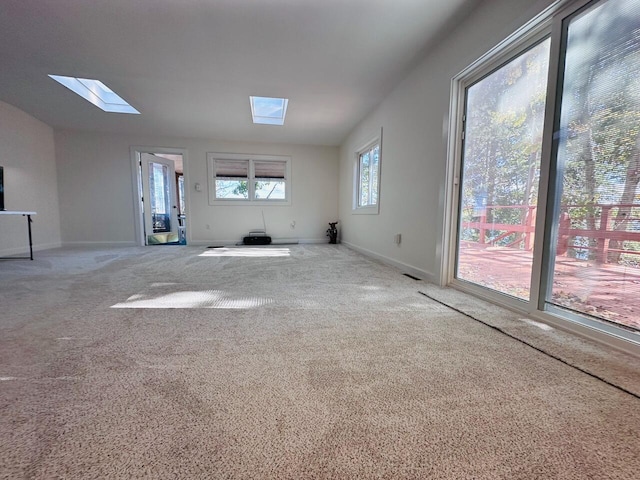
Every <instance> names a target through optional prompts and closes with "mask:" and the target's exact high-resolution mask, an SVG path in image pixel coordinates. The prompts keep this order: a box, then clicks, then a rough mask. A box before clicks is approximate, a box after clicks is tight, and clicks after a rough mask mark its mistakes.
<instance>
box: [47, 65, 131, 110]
mask: <svg viewBox="0 0 640 480" xmlns="http://www.w3.org/2000/svg"><path fill="white" fill-rule="evenodd" d="M49 77H50V78H52V79H53V80H55V81H56V82H58V83H60V84H61V85H64V86H65V87H67V88H68V89H69V90H71V91H73V92H75V93H77V94H78V95H80V96H81V97H82V98H84V99H85V100H87V101H88V102H91V103H93V104H94V105H95V106H96V107H98V108H100V109H102V110H104V111H105V112H113V113H131V114H134V115H138V114H140V112H139V111H138V110H136V109H135V108H133V107H132V106H131V105H129V104H128V103H127V102H126V101H125V100H123V99H122V97H120V96H119V95H118V94H117V93H115V92H114V91H113V90H111V89H110V88H109V87H107V86H106V85H105V84H104V83H102V82H101V81H100V80H94V79H92V78H76V77H65V76H62V75H49Z"/></svg>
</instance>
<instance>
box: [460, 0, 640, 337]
mask: <svg viewBox="0 0 640 480" xmlns="http://www.w3.org/2000/svg"><path fill="white" fill-rule="evenodd" d="M580 5H582V7H581V8H579V9H578V8H577V7H574V11H567V10H565V11H563V12H561V13H557V14H556V15H558V18H554V19H553V27H551V22H549V27H547V28H548V30H551V37H550V38H553V39H554V43H553V45H552V42H551V40H550V39H544V40H542V41H540V40H535V39H533V40H532V41H531V42H529V43H528V44H526V43H523V44H522V46H521V48H520V50H519V51H517V50H516V51H515V52H514V54H513V55H512V56H511V57H510V58H509V60H508V61H502V62H500V63H499V64H497V65H495V66H494V67H493V69H490V68H487V67H486V66H485V67H484V71H488V73H485V74H484V75H483V74H482V69H480V70H479V72H474V73H470V74H469V75H468V77H467V78H466V79H465V80H463V81H461V88H462V89H463V98H464V106H463V108H462V110H461V111H460V115H461V122H460V125H461V134H460V138H459V140H460V142H461V148H460V150H459V151H460V160H459V163H458V165H459V169H458V171H457V172H458V175H459V178H460V182H459V187H458V192H457V205H458V208H457V210H458V220H457V222H456V226H457V229H456V231H455V232H456V235H455V240H456V242H455V272H454V275H453V277H454V280H453V281H454V283H455V284H458V285H459V286H462V287H465V286H467V287H466V288H469V289H471V290H474V289H476V290H477V289H480V290H483V291H485V292H486V295H487V296H490V297H491V296H493V297H495V298H496V299H499V298H504V297H505V296H508V297H509V298H511V300H509V302H512V303H511V304H513V301H515V302H516V303H517V302H521V303H522V304H523V309H525V310H529V311H548V312H551V313H553V314H554V315H561V316H564V317H565V318H568V319H570V320H576V321H579V322H584V323H585V324H587V325H589V326H596V327H597V328H600V327H602V329H604V330H606V329H607V328H610V325H615V326H617V327H619V328H620V329H621V330H620V331H625V332H627V333H626V334H623V335H622V336H624V337H625V338H628V339H631V340H633V341H638V342H640V0H602V1H593V2H590V3H587V2H582V3H581V4H580ZM567 8H569V7H567ZM540 31H541V32H543V29H541V30H540ZM539 36H540V35H538V38H539ZM532 38H533V37H532ZM556 42H557V43H556ZM549 65H551V66H552V68H551V71H550V70H549ZM547 79H549V81H550V82H553V83H552V85H553V86H554V87H555V88H553V89H549V88H548V85H547V81H548V80H547ZM549 91H552V94H551V95H549V94H548V92H549ZM553 93H555V94H553ZM545 106H546V107H547V108H546V110H545ZM543 132H544V133H543ZM543 145H545V147H544V148H543ZM541 178H542V179H543V182H545V183H544V184H542V185H540V179H541ZM540 208H544V210H542V211H540V210H539V209H540ZM539 216H540V221H538V222H537V221H536V219H537V217H539Z"/></svg>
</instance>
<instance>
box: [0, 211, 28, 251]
mask: <svg viewBox="0 0 640 480" xmlns="http://www.w3.org/2000/svg"><path fill="white" fill-rule="evenodd" d="M0 215H22V216H23V217H27V229H28V230H29V256H28V257H0V259H2V260H19V259H27V258H30V259H31V260H33V241H32V240H31V222H33V220H31V215H36V212H14V211H10V210H0Z"/></svg>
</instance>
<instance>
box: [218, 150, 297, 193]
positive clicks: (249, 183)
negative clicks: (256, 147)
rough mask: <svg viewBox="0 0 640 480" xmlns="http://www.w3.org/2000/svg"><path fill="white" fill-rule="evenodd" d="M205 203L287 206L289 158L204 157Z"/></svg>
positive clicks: (240, 155)
mask: <svg viewBox="0 0 640 480" xmlns="http://www.w3.org/2000/svg"><path fill="white" fill-rule="evenodd" d="M207 161H208V166H209V203H210V204H217V203H221V204H222V203H230V204H234V203H235V204H237V203H244V204H247V203H249V204H251V203H275V204H290V203H291V158H290V157H284V156H275V155H242V154H229V153H227V154H224V153H208V154H207Z"/></svg>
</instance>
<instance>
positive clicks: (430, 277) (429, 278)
mask: <svg viewBox="0 0 640 480" xmlns="http://www.w3.org/2000/svg"><path fill="white" fill-rule="evenodd" d="M340 243H341V244H342V245H344V246H346V247H348V248H350V249H351V250H355V251H356V252H358V253H361V254H363V255H366V256H367V257H371V258H375V259H376V260H379V261H381V262H382V263H384V264H387V265H391V266H393V267H396V268H398V269H400V270H401V271H402V273H408V274H410V275H412V276H414V277H418V278H419V279H421V280H424V281H425V282H430V283H436V276H435V275H434V274H433V273H430V272H427V271H426V270H422V269H420V268H417V267H414V266H413V265H409V264H407V263H404V262H400V261H399V260H395V259H393V258H390V257H386V256H384V255H380V254H379V253H376V252H373V251H371V250H368V249H366V248H362V247H359V246H357V245H354V244H353V243H350V242H344V241H343V242H340Z"/></svg>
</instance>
